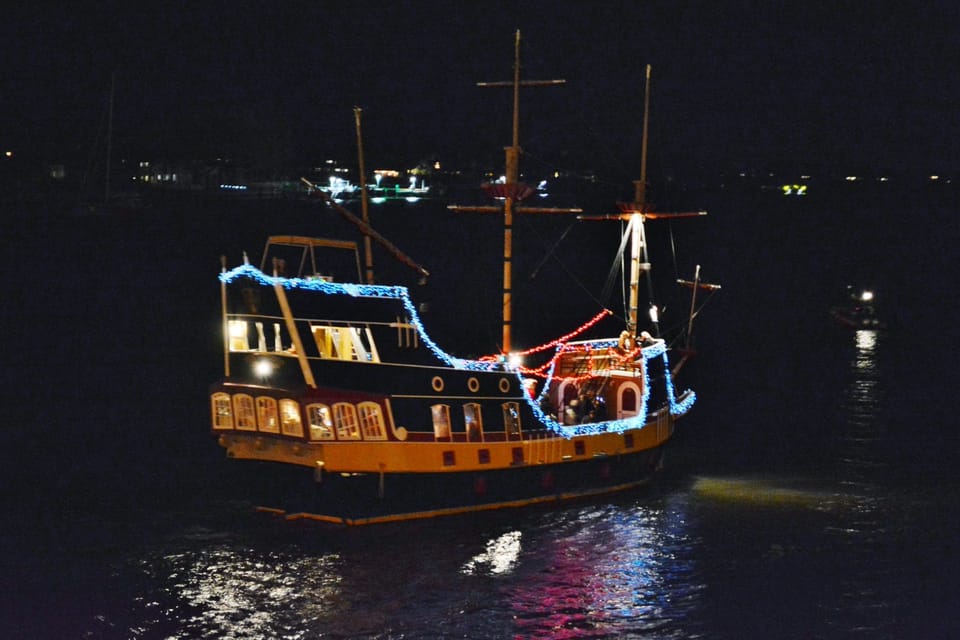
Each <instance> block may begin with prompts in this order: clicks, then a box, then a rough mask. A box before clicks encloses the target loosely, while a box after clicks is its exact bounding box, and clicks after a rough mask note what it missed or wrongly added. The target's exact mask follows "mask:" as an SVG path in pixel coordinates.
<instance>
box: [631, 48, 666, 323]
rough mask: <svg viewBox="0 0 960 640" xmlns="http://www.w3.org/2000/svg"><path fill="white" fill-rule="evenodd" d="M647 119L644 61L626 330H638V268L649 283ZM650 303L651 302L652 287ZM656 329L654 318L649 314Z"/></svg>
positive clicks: (648, 89)
mask: <svg viewBox="0 0 960 640" xmlns="http://www.w3.org/2000/svg"><path fill="white" fill-rule="evenodd" d="M649 122H650V65H649V64H648V65H647V73H646V83H645V86H644V90H643V136H642V138H641V142H640V179H639V180H634V182H633V186H634V202H633V211H632V213H631V215H630V229H631V230H632V231H633V233H632V236H631V238H630V302H629V305H628V307H627V316H628V317H627V330H628V331H630V333H632V334H636V333H637V320H638V315H639V306H640V272H641V271H646V273H647V284H648V286H649V285H652V278H651V276H650V263H649V261H648V260H645V259H644V260H641V257H645V254H646V241H647V238H646V233H645V232H644V228H643V215H644V214H645V213H646V212H647V135H648V132H649ZM649 290H650V291H651V304H652V303H653V300H652V297H653V293H652V291H653V287H652V286H649ZM651 320H653V324H654V330H655V332H657V333H659V330H658V329H659V327H658V326H657V319H655V318H651Z"/></svg>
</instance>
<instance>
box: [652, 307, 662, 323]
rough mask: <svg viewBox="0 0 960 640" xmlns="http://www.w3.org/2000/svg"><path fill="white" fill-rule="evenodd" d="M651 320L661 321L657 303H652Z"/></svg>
mask: <svg viewBox="0 0 960 640" xmlns="http://www.w3.org/2000/svg"><path fill="white" fill-rule="evenodd" d="M650 322H654V323H656V322H660V310H659V309H657V305H655V304H652V305H650Z"/></svg>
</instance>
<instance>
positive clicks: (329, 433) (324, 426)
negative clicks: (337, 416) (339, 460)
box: [307, 404, 333, 440]
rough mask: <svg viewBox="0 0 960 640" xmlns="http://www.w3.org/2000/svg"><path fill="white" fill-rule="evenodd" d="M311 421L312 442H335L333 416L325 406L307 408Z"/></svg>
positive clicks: (316, 405)
mask: <svg viewBox="0 0 960 640" xmlns="http://www.w3.org/2000/svg"><path fill="white" fill-rule="evenodd" d="M307 417H308V419H309V420H310V439H311V440H333V415H332V414H331V413H330V407H328V406H327V405H325V404H311V405H309V406H308V407H307Z"/></svg>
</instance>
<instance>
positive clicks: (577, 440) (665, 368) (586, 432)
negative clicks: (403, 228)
mask: <svg viewBox="0 0 960 640" xmlns="http://www.w3.org/2000/svg"><path fill="white" fill-rule="evenodd" d="M516 45H517V55H518V56H519V32H518V33H517V40H516ZM515 69H516V70H517V71H516V73H515V75H514V80H513V81H512V83H510V86H512V87H513V90H514V92H516V91H517V90H518V89H519V87H520V86H521V84H522V83H521V82H520V80H519V71H518V70H519V64H516V66H515ZM647 78H648V80H647V82H648V84H647V89H648V92H649V69H648V76H647ZM515 95H516V93H515ZM514 105H515V107H514V108H516V100H514ZM515 115H516V114H515ZM514 124H516V117H515V118H514ZM645 130H646V127H645ZM644 138H646V135H644ZM644 147H645V139H644ZM506 152H507V172H506V176H507V180H506V183H504V184H495V185H487V190H488V192H490V193H491V194H492V195H493V196H494V198H495V200H496V202H495V205H494V206H493V207H489V208H479V209H478V208H474V207H451V208H455V209H457V210H459V211H475V210H485V211H496V212H497V213H498V214H500V215H503V216H504V238H505V249H504V278H503V302H504V307H503V308H504V311H503V342H502V344H501V345H499V349H497V350H495V351H494V352H493V353H490V354H489V355H488V356H485V357H479V358H472V359H468V358H461V357H457V356H455V355H452V354H450V353H447V352H446V351H444V349H443V348H442V347H441V346H440V345H438V344H436V343H435V342H434V341H433V340H432V339H431V337H430V335H429V333H428V331H427V327H426V326H425V325H424V323H423V321H422V319H421V317H420V314H419V313H418V308H417V305H416V304H415V302H414V300H413V298H412V296H411V294H410V292H409V290H408V289H407V288H406V287H404V286H399V285H396V286H394V285H384V284H375V283H374V281H373V278H372V277H371V276H372V270H371V267H370V265H371V263H370V261H369V241H370V239H373V240H374V241H376V242H378V243H380V244H381V245H383V246H384V247H386V248H387V249H389V250H390V252H391V253H392V254H393V255H394V256H395V257H397V258H398V259H399V260H401V261H402V262H404V263H405V264H407V265H408V266H410V267H411V268H413V269H414V270H415V271H416V272H417V273H419V274H420V275H422V276H424V277H425V276H428V275H429V272H428V271H427V270H426V269H424V268H423V267H422V266H420V265H419V264H418V263H416V262H415V261H414V260H412V259H411V258H410V257H409V256H407V255H406V254H404V253H403V252H401V251H400V250H399V249H397V248H396V247H395V246H394V245H392V244H391V243H390V242H389V241H388V240H386V239H385V238H384V237H382V236H381V235H379V234H378V233H376V231H375V230H373V229H372V228H371V227H370V226H369V221H368V220H367V219H359V218H357V217H356V216H354V215H353V214H352V212H349V211H347V210H346V209H344V208H343V207H342V205H340V204H339V203H337V202H335V201H334V200H333V199H332V198H330V197H329V196H328V195H327V194H324V193H323V192H318V194H317V195H319V196H320V197H321V198H323V199H324V201H325V202H326V204H327V206H330V207H333V208H334V209H336V210H337V211H339V212H340V213H341V214H343V215H344V216H345V217H347V218H349V219H351V221H352V222H354V223H356V224H357V226H358V227H360V229H361V230H362V232H363V235H364V240H365V244H366V252H367V254H366V255H367V256H368V259H367V263H366V277H364V275H363V271H364V270H363V269H362V268H361V255H360V254H361V252H360V247H359V246H358V244H357V243H356V242H352V241H345V240H339V239H325V238H314V237H305V236H292V235H278V236H273V237H270V238H269V239H268V240H267V243H266V246H265V249H264V252H263V256H262V258H261V261H260V263H259V266H255V265H253V264H250V263H249V260H247V259H245V260H244V262H243V264H240V265H239V266H236V267H233V268H227V265H226V261H225V260H224V263H223V269H222V271H221V273H220V276H219V281H220V295H221V303H222V325H223V367H224V376H223V378H222V379H221V380H219V381H218V382H216V383H215V384H213V385H212V387H211V389H210V395H209V401H210V412H211V414H210V415H211V429H212V433H213V435H214V436H215V437H216V438H217V440H218V442H219V444H220V446H222V447H223V448H224V449H225V450H226V454H227V456H228V457H229V458H231V459H234V460H238V461H246V462H247V464H248V465H250V469H251V471H250V473H251V476H253V475H254V473H257V475H256V477H257V478H258V480H257V482H256V484H257V486H258V488H259V489H263V490H264V491H263V492H262V495H263V496H265V497H263V498H262V504H261V505H260V506H259V508H260V509H261V510H263V511H266V512H270V513H275V514H278V515H281V516H283V517H285V518H288V519H298V518H307V519H314V520H320V521H326V522H333V523H339V524H346V525H361V524H371V523H377V522H387V521H397V520H408V519H416V518H430V517H435V516H444V515H451V514H459V513H466V512H473V511H485V510H492V509H501V508H508V507H521V506H527V505H535V504H545V503H556V502H561V501H566V500H572V499H577V498H584V497H588V496H596V495H601V494H609V493H612V492H618V491H624V490H627V489H631V488H634V487H638V486H640V485H642V484H644V483H646V482H648V481H649V480H650V479H651V478H652V476H653V475H654V473H655V472H656V470H657V469H658V468H659V467H660V465H661V459H662V456H663V451H664V447H665V445H666V444H667V443H668V442H669V441H670V439H671V436H672V435H673V433H674V428H675V424H676V422H677V420H679V419H680V418H681V417H682V416H684V415H685V414H687V412H688V411H690V409H691V407H692V406H693V405H694V402H695V400H696V394H695V393H694V391H692V390H689V389H680V388H678V387H677V386H675V385H676V383H675V379H676V373H677V371H676V369H677V367H674V368H673V369H671V366H670V358H669V354H670V348H669V347H668V345H667V343H666V340H665V339H663V338H661V337H658V335H657V329H656V317H653V318H652V319H651V323H650V326H648V327H646V328H645V327H644V326H641V325H640V321H639V319H638V314H637V309H638V307H639V304H638V293H637V292H638V289H639V286H640V274H641V273H644V272H647V273H648V272H649V268H650V265H649V263H648V262H647V261H646V255H645V253H644V251H645V249H644V246H645V242H646V236H645V233H644V222H645V220H647V219H655V218H656V217H658V216H667V215H669V214H656V213H654V211H653V209H652V207H650V206H649V205H647V204H646V203H645V202H644V200H643V198H642V197H640V198H637V202H635V203H631V204H630V205H627V206H623V207H621V211H620V213H618V214H616V215H615V216H612V217H615V218H617V219H620V220H626V221H627V222H628V223H627V225H626V226H627V231H626V233H625V236H624V239H623V242H622V244H621V249H622V247H623V246H624V245H626V244H627V243H628V242H630V243H631V246H632V265H633V266H632V269H631V272H632V276H631V283H630V284H631V286H630V291H631V295H630V313H629V314H628V315H629V318H628V320H627V322H626V326H623V325H622V324H620V323H619V322H618V324H620V326H619V327H618V329H617V330H615V331H612V332H610V333H608V334H607V335H606V337H589V336H591V335H594V333H595V332H597V331H598V330H599V329H600V328H601V327H602V326H603V325H604V323H611V322H614V321H615V320H614V318H613V314H612V313H611V312H610V311H609V310H607V309H600V310H599V311H598V312H596V313H594V312H593V311H590V312H587V313H585V314H584V316H585V317H586V316H587V315H589V314H592V317H590V318H588V319H586V321H583V319H582V318H581V319H579V320H578V321H577V323H571V330H570V331H569V333H567V334H566V335H563V336H560V337H558V338H556V339H554V340H550V341H548V342H546V343H544V344H542V345H540V346H537V347H534V348H531V349H525V350H523V351H519V352H518V351H514V350H513V349H512V348H511V332H510V329H511V318H510V306H511V304H510V303H511V300H510V298H511V290H510V258H511V252H512V238H511V220H512V216H513V215H524V214H526V213H535V212H537V211H540V210H539V209H536V208H527V207H524V206H523V203H522V201H523V198H524V197H525V196H526V195H529V194H530V193H531V192H533V191H535V189H532V188H530V187H526V186H525V185H523V184H521V183H520V182H519V180H518V171H517V160H518V156H519V145H518V144H517V139H516V127H515V128H514V144H513V145H512V146H510V147H507V148H506ZM361 157H362V150H361ZM641 173H642V172H641ZM305 182H306V181H305ZM640 182H641V183H642V182H644V180H643V179H642V180H641V181H640ZM307 184H308V186H309V182H308V183H307ZM578 211H579V210H571V211H570V212H571V213H577V212H578ZM680 215H694V214H680ZM696 215H701V213H700V212H698V213H697V214H696ZM364 218H366V215H365V216H364ZM631 241H632V242H631ZM322 255H326V256H327V260H332V259H333V257H334V256H340V261H341V265H343V264H346V265H349V266H350V268H351V270H353V269H355V271H356V279H355V280H351V281H339V280H337V279H334V278H332V277H331V276H330V275H329V273H330V272H329V271H328V270H326V268H325V267H324V265H326V264H329V262H328V261H327V260H325V259H324V258H321V256H322ZM342 269H343V268H342V267H341V270H340V272H341V273H342V272H343V270H342ZM697 278H698V279H699V271H698V276H697ZM711 286H712V285H711ZM704 288H705V287H704V286H702V284H701V283H699V281H698V282H697V283H696V284H695V286H694V291H696V290H698V289H701V290H702V289H704ZM691 309H693V307H691ZM691 317H692V314H691ZM578 323H579V326H575V325H576V324H578ZM484 352H486V350H481V351H480V353H484ZM538 358H539V361H538V363H537V364H535V365H534V364H530V362H531V361H533V360H535V359H538ZM254 468H256V469H258V472H255V471H254Z"/></svg>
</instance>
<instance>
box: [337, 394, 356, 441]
mask: <svg viewBox="0 0 960 640" xmlns="http://www.w3.org/2000/svg"><path fill="white" fill-rule="evenodd" d="M333 424H334V425H336V427H337V438H338V439H339V440H359V439H360V425H359V424H358V423H357V408H356V407H354V406H353V405H352V404H350V403H349V402H338V403H337V404H335V405H333Z"/></svg>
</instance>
